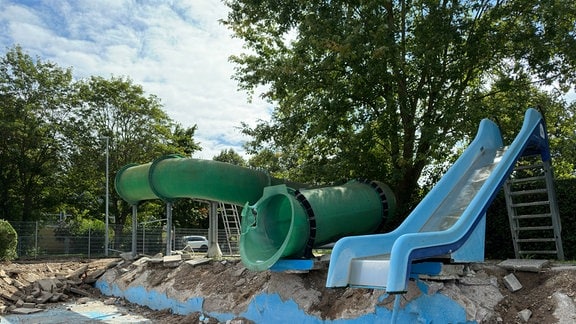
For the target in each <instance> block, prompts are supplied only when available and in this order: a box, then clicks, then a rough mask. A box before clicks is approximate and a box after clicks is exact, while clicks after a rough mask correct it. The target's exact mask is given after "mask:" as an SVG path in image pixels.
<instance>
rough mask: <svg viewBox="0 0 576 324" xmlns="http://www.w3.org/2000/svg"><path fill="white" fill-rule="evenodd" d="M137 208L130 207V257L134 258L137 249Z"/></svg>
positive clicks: (134, 206) (135, 206)
mask: <svg viewBox="0 0 576 324" xmlns="http://www.w3.org/2000/svg"><path fill="white" fill-rule="evenodd" d="M137 231H138V206H137V205H132V257H133V258H134V257H136V254H137V252H136V249H137V247H138V239H137V237H138V233H137Z"/></svg>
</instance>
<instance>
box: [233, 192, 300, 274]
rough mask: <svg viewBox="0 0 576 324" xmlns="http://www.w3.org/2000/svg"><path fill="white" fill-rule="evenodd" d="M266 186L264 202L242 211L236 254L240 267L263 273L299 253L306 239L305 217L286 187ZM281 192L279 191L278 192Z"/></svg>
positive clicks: (262, 200)
mask: <svg viewBox="0 0 576 324" xmlns="http://www.w3.org/2000/svg"><path fill="white" fill-rule="evenodd" d="M278 187H280V188H274V187H269V188H266V189H265V191H266V192H267V193H268V195H266V193H265V197H266V198H265V199H261V200H260V201H259V202H258V203H257V204H256V205H254V206H248V205H247V206H246V207H245V208H244V210H243V212H242V237H241V239H240V255H241V257H242V262H243V263H244V265H245V266H246V267H247V268H248V269H250V270H254V271H264V270H266V269H268V268H270V267H271V266H272V265H273V264H274V263H276V261H278V260H279V259H280V258H282V257H284V256H294V255H295V254H298V253H299V252H301V251H303V250H304V249H303V248H304V246H305V245H306V239H307V238H308V236H309V234H308V233H309V226H308V220H307V218H306V215H305V214H303V213H302V212H301V208H299V207H298V206H296V207H295V204H298V202H297V201H296V200H295V199H294V197H293V196H292V195H291V194H289V193H288V189H287V188H286V186H283V185H281V186H278ZM275 189H280V190H283V191H284V192H281V191H279V190H275Z"/></svg>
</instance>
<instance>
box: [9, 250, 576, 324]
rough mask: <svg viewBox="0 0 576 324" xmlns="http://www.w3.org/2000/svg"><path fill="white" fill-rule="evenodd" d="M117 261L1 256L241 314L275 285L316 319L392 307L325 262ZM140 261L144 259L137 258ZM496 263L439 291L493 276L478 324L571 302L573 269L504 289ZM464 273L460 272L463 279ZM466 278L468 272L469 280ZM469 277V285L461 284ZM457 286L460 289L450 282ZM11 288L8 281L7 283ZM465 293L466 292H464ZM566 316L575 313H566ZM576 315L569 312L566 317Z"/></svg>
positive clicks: (146, 311) (479, 305)
mask: <svg viewBox="0 0 576 324" xmlns="http://www.w3.org/2000/svg"><path fill="white" fill-rule="evenodd" d="M142 261H143V260H142V259H141V260H140V261H135V262H131V261H122V260H120V259H98V260H53V261H46V260H42V261H28V262H25V261H18V262H13V263H7V262H5V263H2V264H0V267H2V269H11V270H14V271H10V273H11V276H12V279H16V280H17V281H20V282H24V283H25V282H31V281H32V280H38V279H41V278H52V277H54V275H55V273H58V272H59V273H70V272H73V271H75V270H77V269H79V268H80V267H82V266H84V265H86V264H88V265H89V268H88V270H89V271H90V269H95V268H102V267H109V265H110V264H111V262H112V264H114V265H116V266H115V267H111V268H110V269H109V270H108V271H107V272H106V274H104V276H113V277H114V282H115V283H116V284H118V285H119V286H120V287H121V288H122V286H125V287H127V286H129V285H132V284H139V285H145V286H146V287H147V288H154V287H156V288H162V289H164V290H166V292H167V295H168V296H170V295H172V296H176V298H178V299H181V300H186V299H187V298H189V297H192V296H201V297H203V298H204V304H203V305H204V308H205V310H206V311H207V312H211V311H214V312H218V311H220V312H222V311H225V312H228V313H237V314H239V313H241V312H242V311H243V310H245V309H246V307H247V305H248V304H249V303H250V301H251V299H252V297H253V296H255V295H257V294H260V293H265V292H277V293H278V294H280V296H281V297H282V298H286V299H288V298H290V299H292V300H294V301H295V302H296V303H297V304H298V305H299V307H301V308H302V309H304V310H305V311H306V312H307V313H308V314H313V315H315V316H318V317H319V318H322V319H337V318H354V317H358V316H359V315H361V314H365V313H369V312H373V310H374V307H375V305H380V306H385V307H389V308H391V307H392V305H391V304H392V300H391V298H386V299H384V300H383V301H382V302H379V301H378V300H379V297H381V296H382V295H383V294H384V292H382V291H380V290H372V289H350V288H330V289H329V288H325V287H324V285H325V281H326V274H327V271H326V269H320V270H315V271H311V272H309V273H275V272H269V271H265V272H252V271H249V270H247V269H246V268H245V267H244V266H243V265H242V263H241V262H240V261H239V260H238V259H224V260H201V262H199V263H198V264H195V265H191V264H189V263H186V262H181V263H179V264H178V265H177V266H166V264H163V263H161V262H160V263H154V262H142ZM144 261H147V260H144ZM496 264H497V262H486V263H484V264H477V265H475V266H474V267H471V270H470V269H469V271H467V272H466V273H465V274H464V275H463V276H462V278H460V279H459V278H454V277H446V278H443V279H440V280H438V281H437V282H439V283H440V288H439V290H445V291H446V292H445V293H446V294H447V295H450V294H452V293H453V292H454V291H456V290H457V291H459V292H460V291H462V292H465V293H466V291H470V290H473V289H476V288H474V287H476V286H474V285H473V284H470V282H471V281H473V280H472V279H481V280H487V281H490V280H492V282H495V281H497V285H494V284H493V285H492V286H497V288H494V287H492V288H494V289H497V290H499V292H500V294H501V295H502V297H503V298H501V299H496V301H494V300H492V302H493V304H491V302H489V301H488V299H492V298H493V296H494V295H498V294H497V293H496V294H494V293H485V294H484V295H482V294H479V293H478V292H476V293H475V296H485V298H486V300H485V301H482V300H480V301H476V302H475V305H476V306H474V310H475V311H474V313H473V314H470V316H471V317H473V319H475V320H478V319H480V321H482V322H485V323H524V322H523V321H522V320H521V319H520V318H519V317H518V313H519V312H520V311H522V310H526V309H528V310H530V311H531V313H532V315H531V317H530V319H529V320H528V323H558V322H559V319H558V315H557V314H555V311H556V308H557V305H558V302H557V300H556V298H555V297H554V294H555V293H558V292H560V293H562V294H564V295H565V296H568V297H569V298H570V299H571V300H572V301H574V297H576V270H573V268H571V267H566V266H564V267H562V268H558V267H556V268H554V267H552V268H545V269H544V270H543V271H541V272H539V273H534V272H520V271H516V272H514V275H515V276H516V278H518V280H519V282H520V283H521V284H522V286H523V287H522V289H520V290H519V291H516V292H511V291H510V290H509V289H507V288H506V286H505V285H504V282H503V277H504V276H505V275H507V274H509V273H510V272H509V271H508V270H505V269H502V268H500V267H498V266H497V265H496ZM464 278H467V279H466V280H464ZM471 278H472V279H471ZM465 282H468V284H464V283H465ZM463 284H464V286H462V285H463ZM457 286H461V287H460V288H455V287H457ZM85 289H88V291H89V292H90V294H91V297H92V298H95V299H102V300H106V299H110V296H103V295H102V294H101V293H100V292H99V291H98V290H97V289H95V288H92V289H89V288H85ZM12 290H13V288H12ZM416 290H417V288H416V289H412V290H411V291H412V293H410V292H409V293H408V294H407V295H406V296H405V302H407V301H409V300H410V299H412V298H416V297H417V295H418V294H419V293H418V292H416V293H414V291H416ZM10 293H11V291H10V289H8V288H7V287H6V286H5V285H0V306H1V305H2V304H4V305H9V301H8V300H6V299H5V298H3V297H2V296H5V295H9V294H10ZM468 296H470V293H468ZM119 303H120V304H121V305H122V306H124V307H125V308H127V309H128V311H129V312H131V313H133V314H139V315H142V316H144V317H146V318H148V319H151V320H153V322H154V323H171V324H177V323H200V322H201V323H218V321H217V320H216V319H214V318H210V317H209V316H207V315H206V314H201V313H193V314H190V315H187V316H181V315H175V314H172V313H171V312H170V311H168V310H163V311H156V310H152V309H150V308H148V307H145V306H140V305H136V304H133V303H130V302H127V301H125V300H123V299H122V300H119ZM571 316H576V314H572V315H571ZM572 318H576V317H572ZM234 322H235V323H251V321H249V320H246V319H244V318H241V317H239V318H236V319H235V321H234Z"/></svg>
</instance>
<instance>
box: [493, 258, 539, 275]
mask: <svg viewBox="0 0 576 324" xmlns="http://www.w3.org/2000/svg"><path fill="white" fill-rule="evenodd" d="M549 264H550V261H549V260H538V259H508V260H504V261H502V262H500V263H498V266H499V267H502V268H504V269H507V270H513V271H525V272H540V271H542V269H543V268H544V267H546V266H548V265H549Z"/></svg>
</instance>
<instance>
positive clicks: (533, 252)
mask: <svg viewBox="0 0 576 324" xmlns="http://www.w3.org/2000/svg"><path fill="white" fill-rule="evenodd" d="M557 253H558V251H556V250H546V251H542V250H540V251H518V254H557Z"/></svg>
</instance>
